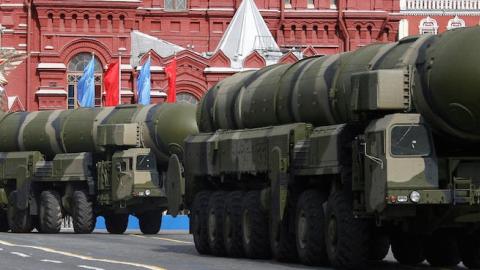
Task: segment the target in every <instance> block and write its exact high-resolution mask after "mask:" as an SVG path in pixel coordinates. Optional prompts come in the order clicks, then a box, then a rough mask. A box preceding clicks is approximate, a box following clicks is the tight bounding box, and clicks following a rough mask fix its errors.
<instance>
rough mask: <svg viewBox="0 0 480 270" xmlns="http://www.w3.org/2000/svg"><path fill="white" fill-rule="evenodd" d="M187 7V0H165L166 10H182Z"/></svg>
mask: <svg viewBox="0 0 480 270" xmlns="http://www.w3.org/2000/svg"><path fill="white" fill-rule="evenodd" d="M186 9H187V0H165V10H169V11H182V10H186Z"/></svg>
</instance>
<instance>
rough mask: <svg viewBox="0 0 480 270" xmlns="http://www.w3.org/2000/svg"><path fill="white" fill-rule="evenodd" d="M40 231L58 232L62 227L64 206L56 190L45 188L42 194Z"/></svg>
mask: <svg viewBox="0 0 480 270" xmlns="http://www.w3.org/2000/svg"><path fill="white" fill-rule="evenodd" d="M38 221H39V228H38V229H39V232H40V233H58V232H59V231H60V228H61V227H62V206H61V204H60V196H59V195H58V193H57V192H56V191H51V190H45V191H42V193H41V194H40V209H39V219H38Z"/></svg>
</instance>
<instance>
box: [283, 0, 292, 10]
mask: <svg viewBox="0 0 480 270" xmlns="http://www.w3.org/2000/svg"><path fill="white" fill-rule="evenodd" d="M283 1H284V4H285V8H292V0H283Z"/></svg>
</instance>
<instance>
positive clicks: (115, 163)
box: [0, 104, 197, 233]
mask: <svg viewBox="0 0 480 270" xmlns="http://www.w3.org/2000/svg"><path fill="white" fill-rule="evenodd" d="M0 130H1V132H0V207H1V208H2V209H1V212H2V220H1V221H0V222H1V223H2V224H3V225H2V227H3V230H6V229H8V227H7V226H6V225H5V224H6V223H7V219H8V220H9V223H10V229H11V230H12V231H18V232H24V231H30V230H31V228H33V227H34V226H35V227H37V228H38V229H39V230H40V231H42V232H55V231H56V228H57V225H58V223H57V220H55V221H54V222H53V223H55V226H54V227H55V228H50V229H51V230H50V229H47V228H44V227H45V226H47V225H48V224H50V223H52V222H50V223H48V222H49V220H50V219H52V217H51V216H55V217H56V216H58V215H61V216H66V215H69V216H72V217H73V223H74V229H75V230H76V231H77V232H88V231H90V230H91V229H92V226H91V224H89V225H88V226H86V225H85V224H83V223H90V222H94V221H90V219H89V222H86V221H85V220H77V219H81V218H82V216H83V215H84V214H85V215H88V216H90V217H91V218H94V217H96V216H98V215H102V216H104V217H105V218H106V221H107V227H109V228H107V229H109V230H110V229H111V230H110V231H111V232H114V233H120V232H123V230H124V229H125V226H126V222H127V218H128V214H134V215H136V216H137V217H139V219H140V220H142V219H144V220H145V222H143V223H145V224H144V225H145V226H147V227H148V226H151V228H152V229H151V230H148V229H147V231H152V232H153V231H158V229H159V228H156V227H159V226H160V221H161V215H162V212H163V211H164V210H165V209H166V207H167V196H166V190H165V189H166V186H165V183H164V182H165V181H166V177H165V172H166V169H167V165H168V164H167V163H168V157H169V156H170V155H172V154H177V155H179V156H181V155H182V151H183V150H182V147H181V144H182V140H183V139H184V138H186V136H187V135H190V134H194V133H195V132H196V130H197V128H196V123H195V107H194V106H190V105H186V104H173V105H172V104H163V105H150V106H139V105H121V106H117V107H106V108H95V109H76V110H66V111H40V112H18V113H11V114H5V115H4V116H3V117H2V118H1V119H0ZM76 192H77V193H76ZM78 192H80V193H78ZM75 193H76V194H75ZM78 196H80V197H78ZM42 200H43V201H42ZM76 200H79V201H80V202H78V203H76V202H75V201H76ZM82 202H83V204H82ZM79 204H82V205H79ZM52 205H53V206H56V207H58V209H60V214H57V213H56V212H55V213H54V210H51V208H55V207H53V206H52ZM57 205H58V206H57ZM49 207H50V208H49ZM87 208H91V210H89V211H87V210H85V209H87ZM42 209H43V210H42ZM47 210H48V211H51V212H48V211H47ZM42 211H43V212H42ZM45 211H47V212H45ZM79 211H80V212H79ZM81 211H83V212H85V213H83V212H81ZM7 213H8V215H7ZM25 215H28V216H29V217H28V218H20V217H22V216H25ZM15 216H18V217H17V219H15ZM15 220H17V221H15ZM152 220H154V221H152ZM77 221H78V222H77ZM147 221H148V222H147ZM150 221H151V222H150ZM47 223H48V224H47ZM141 223H142V222H141ZM143 223H142V224H143ZM147 223H153V225H149V224H147ZM42 224H46V225H45V226H43V227H42ZM76 224H77V225H78V226H75V225H76ZM82 224H83V228H84V229H83V230H82V229H81V228H77V227H79V226H80V227H82V226H81V225H82ZM47 227H48V226H47ZM50 227H51V226H50ZM87 227H88V229H85V228H87Z"/></svg>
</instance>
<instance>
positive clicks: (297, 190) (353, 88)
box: [168, 27, 480, 269]
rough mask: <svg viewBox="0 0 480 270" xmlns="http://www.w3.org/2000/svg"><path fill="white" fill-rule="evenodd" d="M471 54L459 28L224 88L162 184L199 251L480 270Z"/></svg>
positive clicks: (202, 109)
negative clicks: (387, 260) (183, 211)
mask: <svg viewBox="0 0 480 270" xmlns="http://www.w3.org/2000/svg"><path fill="white" fill-rule="evenodd" d="M479 47H480V27H475V28H465V29H456V30H453V31H449V32H446V33H444V34H442V35H438V36H435V35H425V36H418V37H409V38H405V39H403V40H401V41H399V42H397V43H393V44H373V45H369V46H366V47H363V48H360V49H358V50H357V51H354V52H348V53H344V54H340V55H331V56H324V57H313V58H306V59H303V60H301V61H299V62H297V63H295V64H291V65H273V66H269V67H266V68H263V69H260V70H258V71H248V72H244V73H239V74H236V75H234V76H232V77H230V78H227V79H225V80H223V81H221V82H219V83H218V84H217V85H216V86H214V87H213V88H211V89H210V90H209V92H208V93H207V94H206V96H205V97H204V98H203V99H202V101H201V103H200V105H199V107H198V108H197V123H198V126H199V129H200V132H201V133H199V134H197V135H192V136H189V137H188V138H187V139H186V141H185V154H184V159H183V161H182V160H181V158H178V157H176V156H172V157H171V159H170V169H169V171H168V175H169V176H170V177H171V178H176V179H178V183H181V184H180V185H179V186H178V187H172V188H171V190H172V191H173V190H175V191H177V192H178V194H181V192H182V190H183V189H184V190H185V194H184V199H185V203H184V205H185V206H186V207H187V208H189V209H190V211H191V216H190V217H191V227H190V228H191V233H192V234H193V238H194V242H195V247H196V249H197V251H198V252H199V253H201V254H213V255H216V256H230V257H244V256H245V257H248V258H269V257H274V258H276V259H278V260H282V261H295V260H299V261H300V262H302V263H304V264H307V265H328V264H331V265H333V266H334V267H337V268H349V269H360V268H362V267H365V265H366V262H367V261H376V260H382V259H383V258H384V257H385V256H386V254H387V252H388V250H389V247H390V246H391V249H392V251H393V255H394V257H395V258H396V259H397V260H398V261H399V262H400V263H402V264H418V263H420V262H422V261H424V260H425V259H426V260H427V261H428V262H429V263H430V264H431V265H434V266H453V265H457V264H458V263H459V262H460V261H463V263H464V265H466V266H467V267H469V268H479V267H480V257H479V256H480V241H479V240H480V231H479V229H480V228H479V227H480V226H479V225H480V147H479V146H480V144H479V142H480V88H479V87H480V65H479V63H480V52H479V49H478V48H479ZM182 166H183V169H184V172H182ZM183 177H184V178H183ZM182 179H184V181H185V182H184V183H182V182H181V180H182ZM172 183H177V182H175V181H172ZM183 185H184V186H183ZM171 197H172V198H175V197H177V198H178V197H180V195H176V196H175V195H171ZM170 203H171V206H170V207H171V209H172V212H174V213H175V212H176V211H178V209H180V207H181V203H182V201H181V200H179V199H177V200H171V201H170Z"/></svg>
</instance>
